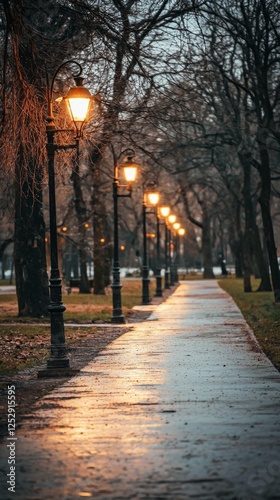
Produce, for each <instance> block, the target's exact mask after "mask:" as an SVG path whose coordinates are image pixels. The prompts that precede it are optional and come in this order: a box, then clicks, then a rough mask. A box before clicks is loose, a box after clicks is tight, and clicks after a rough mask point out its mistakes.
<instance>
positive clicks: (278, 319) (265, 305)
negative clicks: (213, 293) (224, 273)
mask: <svg viewBox="0 0 280 500" xmlns="http://www.w3.org/2000/svg"><path fill="white" fill-rule="evenodd" d="M251 281H252V290H253V291H252V292H250V293H245V292H244V291H243V280H242V279H236V278H231V277H228V278H226V279H220V280H219V285H220V286H221V288H223V290H225V291H226V292H227V293H228V294H229V295H231V297H232V298H233V300H234V301H235V303H236V304H237V305H238V307H239V309H240V310H241V312H242V314H243V316H244V318H245V320H246V321H247V323H248V324H249V325H250V327H251V328H252V330H253V332H254V334H255V337H256V338H257V340H258V342H259V344H260V345H261V347H262V349H263V351H264V352H265V353H266V355H267V356H268V357H269V359H270V360H271V361H272V363H273V364H274V365H275V366H276V368H277V369H278V370H280V305H278V304H277V305H276V304H275V303H274V295H273V292H257V291H256V290H257V288H258V285H259V282H260V281H259V280H256V279H253V278H252V280H251Z"/></svg>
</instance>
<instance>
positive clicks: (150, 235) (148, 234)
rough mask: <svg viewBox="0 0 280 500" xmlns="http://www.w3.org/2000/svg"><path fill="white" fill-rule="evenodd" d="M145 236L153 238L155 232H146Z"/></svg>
mask: <svg viewBox="0 0 280 500" xmlns="http://www.w3.org/2000/svg"><path fill="white" fill-rule="evenodd" d="M146 236H147V238H155V237H156V235H155V233H146Z"/></svg>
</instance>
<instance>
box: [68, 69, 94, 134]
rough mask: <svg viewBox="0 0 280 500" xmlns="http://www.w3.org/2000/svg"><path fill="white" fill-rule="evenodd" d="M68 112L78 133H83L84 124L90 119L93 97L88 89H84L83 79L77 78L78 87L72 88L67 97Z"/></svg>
mask: <svg viewBox="0 0 280 500" xmlns="http://www.w3.org/2000/svg"><path fill="white" fill-rule="evenodd" d="M64 99H65V100H66V103H67V107H68V111H69V114H70V117H71V120H72V121H73V122H74V124H75V126H76V128H77V131H78V132H81V130H82V128H83V125H84V123H85V122H86V121H87V120H88V118H89V110H90V104H91V100H92V96H91V94H90V92H89V90H88V89H86V88H85V87H83V78H81V77H77V78H76V86H75V87H72V88H71V89H70V90H69V91H68V93H67V95H66V97H65V98H64Z"/></svg>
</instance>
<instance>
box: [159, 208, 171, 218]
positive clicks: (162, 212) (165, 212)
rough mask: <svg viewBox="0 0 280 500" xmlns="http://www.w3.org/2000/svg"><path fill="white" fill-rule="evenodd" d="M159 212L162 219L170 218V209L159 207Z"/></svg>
mask: <svg viewBox="0 0 280 500" xmlns="http://www.w3.org/2000/svg"><path fill="white" fill-rule="evenodd" d="M159 212H160V215H161V216H162V217H168V215H169V214H170V207H159Z"/></svg>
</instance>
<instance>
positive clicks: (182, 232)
mask: <svg viewBox="0 0 280 500" xmlns="http://www.w3.org/2000/svg"><path fill="white" fill-rule="evenodd" d="M185 234H186V230H185V228H183V227H180V228H179V229H178V239H179V248H178V254H179V259H180V261H181V260H182V259H181V256H182V255H183V265H184V267H185V259H184V242H183V241H182V243H181V242H180V236H182V237H183V236H185Z"/></svg>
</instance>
